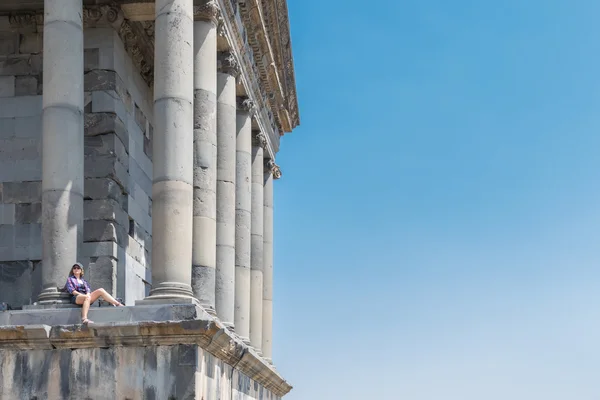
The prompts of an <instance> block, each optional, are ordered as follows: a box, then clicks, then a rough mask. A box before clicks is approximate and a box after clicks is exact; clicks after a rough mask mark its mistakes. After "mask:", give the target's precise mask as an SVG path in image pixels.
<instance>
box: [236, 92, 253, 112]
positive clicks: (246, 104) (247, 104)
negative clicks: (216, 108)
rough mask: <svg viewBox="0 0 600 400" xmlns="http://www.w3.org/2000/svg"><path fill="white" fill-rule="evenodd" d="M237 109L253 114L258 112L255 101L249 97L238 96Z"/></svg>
mask: <svg viewBox="0 0 600 400" xmlns="http://www.w3.org/2000/svg"><path fill="white" fill-rule="evenodd" d="M237 109H238V110H241V111H246V112H248V113H249V114H250V115H251V116H252V115H254V114H256V105H255V104H254V101H252V100H251V99H250V98H248V97H241V96H240V97H238V98H237Z"/></svg>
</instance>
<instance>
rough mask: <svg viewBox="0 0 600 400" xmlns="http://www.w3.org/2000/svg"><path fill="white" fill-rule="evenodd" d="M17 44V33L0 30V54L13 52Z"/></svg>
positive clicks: (4, 54)
mask: <svg viewBox="0 0 600 400" xmlns="http://www.w3.org/2000/svg"><path fill="white" fill-rule="evenodd" d="M18 46H19V35H18V34H16V33H13V32H0V56H7V55H10V54H15V53H16V52H17V48H18Z"/></svg>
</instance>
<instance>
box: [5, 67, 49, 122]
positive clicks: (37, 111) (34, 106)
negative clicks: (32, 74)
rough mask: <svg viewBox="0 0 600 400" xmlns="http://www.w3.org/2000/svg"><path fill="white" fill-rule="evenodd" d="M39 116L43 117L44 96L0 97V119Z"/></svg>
mask: <svg viewBox="0 0 600 400" xmlns="http://www.w3.org/2000/svg"><path fill="white" fill-rule="evenodd" d="M1 63H2V61H1V60H0V64H1ZM39 115H42V96H17V97H0V118H18V117H30V116H39Z"/></svg>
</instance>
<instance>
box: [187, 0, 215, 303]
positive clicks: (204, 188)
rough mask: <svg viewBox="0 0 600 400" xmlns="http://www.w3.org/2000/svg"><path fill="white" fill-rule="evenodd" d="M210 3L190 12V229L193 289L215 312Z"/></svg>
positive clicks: (212, 7) (212, 30) (212, 23)
mask: <svg viewBox="0 0 600 400" xmlns="http://www.w3.org/2000/svg"><path fill="white" fill-rule="evenodd" d="M218 14H219V8H218V6H217V3H216V2H215V1H211V0H205V2H204V4H203V5H201V6H197V7H194V19H195V21H194V222H193V224H194V227H193V231H194V232H193V246H192V289H193V292H194V296H195V297H196V298H197V299H198V300H199V301H200V304H201V305H202V306H203V307H204V308H205V309H206V310H207V311H208V312H210V313H212V314H214V313H215V284H216V245H217V194H216V192H217V17H218Z"/></svg>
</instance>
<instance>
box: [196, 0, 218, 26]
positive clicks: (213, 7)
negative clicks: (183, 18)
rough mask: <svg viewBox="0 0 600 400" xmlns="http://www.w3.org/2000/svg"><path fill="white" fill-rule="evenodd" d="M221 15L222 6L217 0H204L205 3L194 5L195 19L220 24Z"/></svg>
mask: <svg viewBox="0 0 600 400" xmlns="http://www.w3.org/2000/svg"><path fill="white" fill-rule="evenodd" d="M220 15H221V8H220V7H219V3H217V1H216V0H204V4H201V5H199V6H194V20H195V21H199V20H200V21H202V20H204V21H210V22H213V23H214V24H215V25H218V23H219V17H220Z"/></svg>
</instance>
